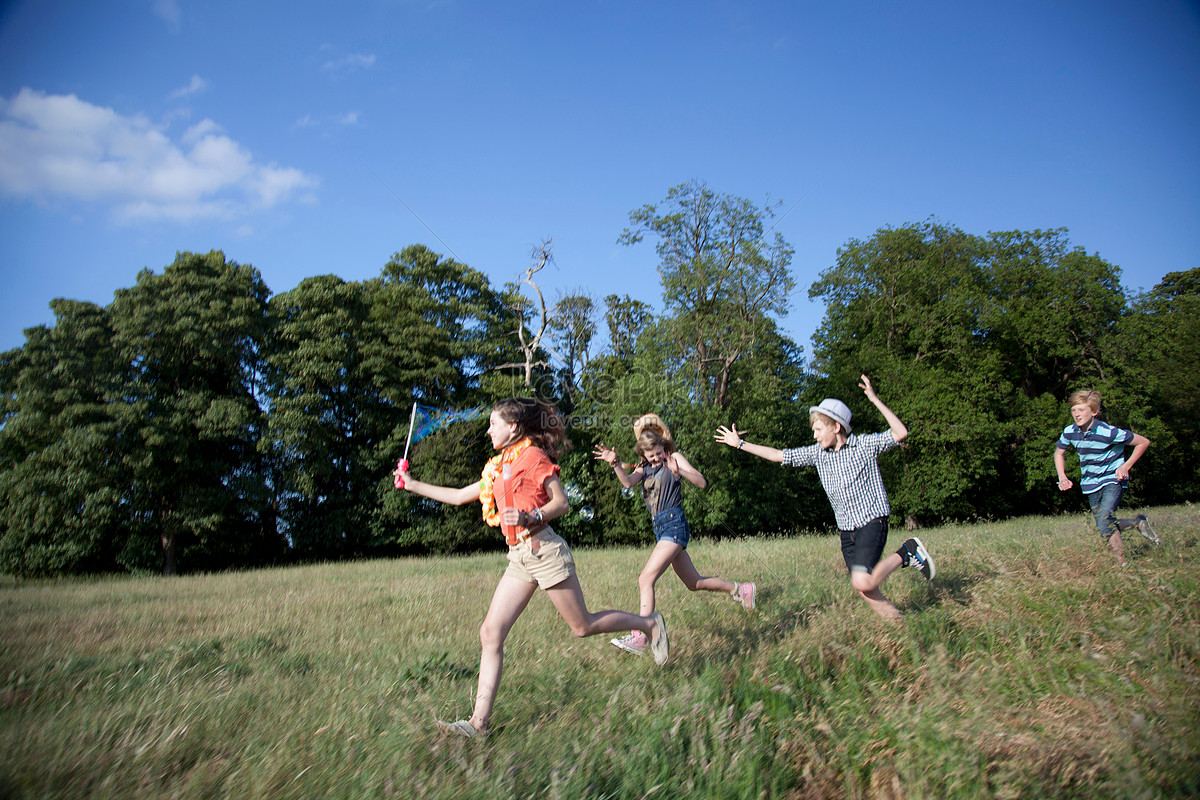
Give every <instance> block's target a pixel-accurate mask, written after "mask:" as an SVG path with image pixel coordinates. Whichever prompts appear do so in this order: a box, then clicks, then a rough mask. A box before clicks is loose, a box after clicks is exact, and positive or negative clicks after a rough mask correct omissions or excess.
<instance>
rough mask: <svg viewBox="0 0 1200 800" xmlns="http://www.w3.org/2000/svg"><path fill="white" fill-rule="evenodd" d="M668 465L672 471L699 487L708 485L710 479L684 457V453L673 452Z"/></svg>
mask: <svg viewBox="0 0 1200 800" xmlns="http://www.w3.org/2000/svg"><path fill="white" fill-rule="evenodd" d="M667 466H668V467H669V468H670V470H671V471H672V472H674V473H675V474H676V475H678V476H679V477H681V478H683V479H684V480H686V481H687V482H688V483H690V484H691V485H692V486H695V487H696V488H697V489H703V488H704V487H706V486H708V481H706V480H705V479H704V476H703V475H701V474H700V470H698V469H696V468H695V467H693V466H692V463H691V462H690V461H688V460H687V458H685V457H684V455H683V453H672V454H671V456H670V459H669V460H668V461H667Z"/></svg>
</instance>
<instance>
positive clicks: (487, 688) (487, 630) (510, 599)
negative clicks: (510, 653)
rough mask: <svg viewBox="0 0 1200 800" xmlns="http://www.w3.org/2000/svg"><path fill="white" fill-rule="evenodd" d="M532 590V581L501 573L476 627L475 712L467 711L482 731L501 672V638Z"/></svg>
mask: <svg viewBox="0 0 1200 800" xmlns="http://www.w3.org/2000/svg"><path fill="white" fill-rule="evenodd" d="M536 590H537V584H536V583H526V582H525V581H522V580H518V579H517V578H510V577H509V576H507V575H505V576H504V577H502V578H501V579H500V583H499V585H498V586H496V591H495V593H494V594H493V595H492V604H491V605H490V606H489V607H488V612H487V616H486V617H484V619H483V624H482V625H480V626H479V644H480V647H481V651H480V655H479V686H478V689H477V690H476V692H475V711H474V713H473V714H471V724H472V725H473V726H475V729H476V730H480V731H482V730H486V729H487V726H488V722H489V721H490V720H491V718H492V707H493V706H494V705H495V703H496V690H497V689H498V688H499V686H500V675H501V673H502V672H503V671H504V640H505V639H506V638H507V637H508V632H509V631H510V630H512V626H513V623H515V622H516V621H517V617H519V616H521V612H522V611H524V610H525V606H527V605H529V599H530V598H531V597H533V593H534V591H536Z"/></svg>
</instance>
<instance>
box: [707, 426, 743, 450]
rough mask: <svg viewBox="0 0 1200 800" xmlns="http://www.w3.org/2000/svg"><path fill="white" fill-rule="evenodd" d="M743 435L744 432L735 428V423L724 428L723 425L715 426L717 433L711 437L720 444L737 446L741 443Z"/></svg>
mask: <svg viewBox="0 0 1200 800" xmlns="http://www.w3.org/2000/svg"><path fill="white" fill-rule="evenodd" d="M744 437H745V433H743V432H742V431H739V430H738V429H737V425H736V424H734V425H732V426H730V427H728V428H726V427H725V426H724V425H722V426H721V427H719V428H717V433H716V435H715V436H714V437H713V438H714V439H716V440H717V441H718V442H721V443H722V444H727V445H729V446H730V447H737V446H738V445H739V444H741V443H742V439H743V438H744Z"/></svg>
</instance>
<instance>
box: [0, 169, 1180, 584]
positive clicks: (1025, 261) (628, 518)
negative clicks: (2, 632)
mask: <svg viewBox="0 0 1200 800" xmlns="http://www.w3.org/2000/svg"><path fill="white" fill-rule="evenodd" d="M777 208H778V206H770V205H763V206H758V205H756V204H754V203H752V202H750V201H748V200H746V199H744V198H739V197H734V196H731V195H726V194H720V193H718V192H715V191H713V190H711V189H709V188H708V187H707V186H706V185H704V184H703V183H699V182H692V183H688V184H681V185H680V186H676V187H673V188H671V189H670V190H669V191H668V193H667V195H666V197H665V198H664V199H663V200H662V201H660V202H659V203H657V204H648V205H645V206H643V207H641V208H639V209H635V210H634V211H632V212H630V215H629V220H630V225H629V227H628V228H627V229H626V230H624V231H623V232H622V233H621V234H620V236H619V237H618V241H619V242H620V243H622V244H625V245H628V246H641V245H642V243H643V242H645V241H646V240H647V239H649V240H651V241H652V242H653V244H654V246H655V248H656V252H657V254H658V258H659V262H660V265H659V275H660V277H661V279H662V285H663V294H662V297H661V309H662V310H661V312H658V313H656V312H654V310H653V306H652V305H651V303H650V302H648V301H647V299H645V298H635V297H631V296H629V295H624V296H617V295H610V296H608V297H605V298H603V300H602V301H597V300H596V299H595V298H593V297H591V296H590V295H588V294H586V293H584V292H582V291H581V292H576V293H571V294H568V295H564V296H562V297H559V298H558V299H557V300H555V301H553V302H550V301H547V299H546V298H545V297H544V295H543V293H542V290H541V287H540V285H539V283H538V277H537V273H538V271H539V270H540V269H541V267H543V266H545V265H546V264H547V263H549V262H550V261H551V260H552V259H553V252H552V247H551V242H550V241H549V240H547V241H545V242H542V243H541V244H540V245H539V247H538V248H536V249H535V251H534V254H533V259H532V264H531V266H530V267H529V268H528V269H527V270H525V272H524V273H523V276H522V278H521V279H519V280H515V281H512V282H510V283H506V284H505V285H503V286H494V285H492V283H491V282H490V281H489V279H488V278H487V276H486V275H485V274H483V273H482V272H480V271H478V270H476V269H473V268H471V267H469V266H467V265H465V264H462V263H459V262H457V261H455V260H454V259H448V258H445V257H444V256H443V255H441V254H438V253H435V252H433V251H432V250H430V249H429V248H427V247H425V246H424V245H420V244H414V245H411V246H409V247H406V248H405V249H403V250H402V251H400V252H398V253H396V254H395V255H394V256H393V257H392V259H391V260H390V261H388V262H387V263H386V264H385V265H384V266H383V268H382V270H381V272H380V274H379V275H378V276H377V277H375V278H373V279H370V280H365V281H345V280H342V279H341V278H338V277H337V276H334V275H321V276H316V277H312V278H308V279H305V280H304V281H302V282H301V283H300V284H299V285H298V286H297V287H296V288H295V289H293V290H291V291H288V292H284V293H282V294H272V292H271V291H270V290H269V289H268V287H267V286H266V284H265V283H264V281H263V279H262V276H261V275H260V273H259V272H258V270H256V269H255V268H253V267H251V266H249V265H243V264H238V263H237V262H234V261H230V260H228V259H227V258H226V257H225V255H224V254H223V253H221V252H217V251H214V252H210V253H207V254H198V253H179V254H178V255H177V257H176V259H175V261H174V262H173V263H171V264H170V265H168V266H167V267H165V268H164V269H163V270H162V272H161V273H155V272H153V271H150V270H143V271H142V272H141V273H139V274H138V276H137V280H136V283H135V284H134V285H133V286H132V287H129V288H126V289H121V290H119V291H117V292H116V293H115V295H114V298H113V301H112V303H110V304H109V305H107V306H100V305H97V304H94V303H86V302H79V301H74V300H67V299H62V298H59V299H55V300H53V301H52V302H51V308H52V309H53V311H54V314H55V322H54V324H53V325H50V326H44V325H43V326H37V327H34V328H30V329H28V330H26V331H25V337H26V341H25V344H24V345H23V346H21V347H19V348H15V349H13V350H9V351H7V352H5V353H3V354H0V402H2V403H3V408H2V410H0V414H2V416H0V571H3V572H5V573H8V574H12V575H17V576H48V575H61V574H81V573H91V572H107V571H134V572H142V571H145V572H163V573H165V574H175V573H177V572H195V571H204V570H219V569H230V568H243V567H252V566H260V565H265V564H280V563H290V562H297V561H318V560H339V559H350V558H362V557H380V556H399V555H422V554H430V553H448V552H468V551H474V550H479V549H487V548H498V547H499V546H500V538H499V537H498V536H496V535H495V534H494V531H491V530H490V529H487V528H486V527H485V526H483V525H482V524H481V521H480V515H479V508H478V506H468V507H463V508H456V507H448V506H443V505H440V504H431V503H428V502H426V501H422V500H421V499H420V498H416V497H414V496H412V495H409V494H407V493H405V492H399V491H396V490H395V489H394V488H393V487H392V479H391V477H390V471H391V469H392V467H393V466H394V464H395V462H396V460H397V459H398V458H399V457H400V455H401V454H402V452H403V450H404V445H405V439H406V435H407V432H408V424H409V414H410V409H411V408H412V404H413V403H414V402H417V403H420V404H422V405H427V406H433V407H436V408H444V409H454V408H467V407H472V406H478V405H487V404H490V403H491V402H493V401H494V400H496V399H499V398H502V397H506V396H510V395H513V394H536V395H538V396H541V397H545V398H548V399H551V400H553V401H555V402H556V403H557V404H558V405H559V407H560V408H561V409H562V410H563V411H564V412H565V415H566V418H567V420H568V422H569V425H570V437H571V439H572V441H573V443H574V445H575V448H574V450H573V451H572V452H570V453H568V454H567V456H566V457H565V458H564V459H563V460H562V474H563V478H564V482H565V484H566V486H567V488H568V493H569V494H570V495H571V498H572V501H573V509H572V512H571V513H570V514H569V515H568V516H567V517H565V518H563V519H562V520H559V521H557V522H556V523H555V527H556V528H557V529H559V530H560V532H562V533H563V534H564V535H565V536H566V538H567V539H568V540H570V541H572V542H575V543H577V544H582V545H609V544H623V543H635V542H644V541H648V540H649V537H650V528H649V519H648V516H647V515H646V514H645V512H644V509H643V508H642V507H641V499H640V496H636V495H631V494H630V493H629V492H622V491H621V490H620V485H619V483H618V482H617V481H615V480H614V479H613V478H612V476H611V475H610V474H609V472H608V471H607V470H605V469H603V468H602V466H603V465H597V464H596V462H594V460H593V459H592V456H591V450H592V447H593V446H594V445H595V444H596V443H597V442H600V441H603V442H605V443H607V444H609V445H611V446H614V447H616V448H617V450H618V453H619V454H620V455H621V457H622V458H623V459H624V460H626V461H630V460H632V459H633V452H632V444H633V437H632V431H631V428H630V425H631V423H632V420H633V419H635V418H636V417H637V416H639V415H641V414H643V413H645V412H649V411H655V412H657V413H659V414H660V415H661V416H662V417H663V418H664V419H666V420H667V421H668V423H669V424H670V425H671V427H672V429H673V431H674V432H675V434H676V438H677V440H678V441H679V444H680V446H681V448H682V449H683V450H684V451H685V452H687V453H688V455H689V458H690V459H691V460H692V461H693V463H695V464H697V466H698V467H699V468H700V469H701V471H702V472H704V474H705V475H706V477H708V479H709V482H710V486H709V488H708V489H707V490H706V491H704V492H699V491H693V492H689V493H686V495H685V507H686V509H687V513H688V518H689V520H690V521H691V522H692V524H693V528H694V529H695V530H696V532H697V533H699V534H701V535H709V536H717V537H722V536H742V535H759V534H777V535H794V534H798V533H803V532H808V531H822V530H827V529H829V528H831V527H832V524H833V520H832V514H831V512H830V511H829V506H828V503H827V502H825V501H824V497H823V494H822V493H821V489H820V486H819V484H818V482H817V478H816V476H815V474H813V473H812V472H811V471H805V470H788V469H784V468H781V467H779V466H778V465H774V464H768V463H766V462H763V461H761V460H759V459H748V458H743V457H741V454H739V453H737V452H734V451H731V450H730V449H729V448H725V447H722V446H719V445H717V444H716V443H715V442H714V441H713V432H714V431H715V429H716V427H717V426H718V425H719V424H728V423H730V422H736V423H737V425H738V427H739V429H741V430H745V431H747V433H748V435H749V436H751V437H752V439H753V440H754V441H756V442H762V443H767V444H771V445H774V446H781V447H787V446H797V445H801V444H807V443H809V442H810V441H811V432H810V431H809V427H808V407H809V406H810V405H815V404H816V403H817V402H819V401H820V399H821V398H823V397H839V398H842V399H843V400H845V401H846V402H847V403H848V404H849V405H850V407H851V408H852V409H853V411H854V413H855V415H856V416H855V419H854V423H855V429H856V430H858V431H870V430H876V429H882V426H883V425H884V423H883V421H882V419H878V418H874V417H873V415H874V410H873V408H872V407H871V406H870V404H868V403H866V402H865V401H863V399H862V397H861V391H860V390H859V389H857V386H856V384H857V380H858V376H859V375H860V374H862V373H866V374H868V375H870V376H871V378H872V381H873V382H874V383H875V385H876V387H877V388H878V391H879V393H880V395H881V397H884V398H886V401H887V403H888V405H889V406H890V407H891V408H892V409H893V410H894V411H896V413H897V414H898V415H899V416H900V418H901V419H902V420H904V421H905V423H906V424H908V426H909V428H910V429H911V435H910V436H909V439H908V442H907V443H906V447H904V448H903V449H902V450H901V451H900V453H899V455H898V457H896V458H890V459H887V460H885V461H884V462H881V468H882V469H883V470H884V473H885V475H884V479H885V482H886V484H887V486H888V488H889V494H890V496H891V499H892V506H893V515H894V520H893V522H894V524H898V525H907V526H910V527H919V526H922V525H928V524H935V523H941V522H946V521H955V520H972V519H981V518H1002V517H1009V516H1014V515H1022V514H1030V513H1055V512H1059V511H1064V510H1078V509H1081V508H1082V500H1081V499H1080V497H1079V495H1078V493H1077V492H1076V493H1069V494H1062V493H1060V492H1058V490H1057V487H1056V485H1055V475H1054V468H1053V464H1052V461H1051V452H1052V449H1053V447H1054V442H1055V439H1056V438H1057V435H1058V433H1059V431H1061V429H1062V427H1063V426H1064V425H1065V424H1067V423H1068V422H1069V416H1068V414H1067V410H1066V408H1065V406H1064V401H1065V398H1066V397H1067V395H1068V394H1069V393H1070V392H1071V391H1072V390H1074V389H1077V388H1081V387H1094V388H1096V389H1098V390H1099V391H1100V392H1101V393H1102V394H1103V396H1104V398H1105V402H1104V409H1103V411H1102V416H1103V417H1104V418H1106V419H1107V420H1108V421H1110V422H1112V423H1114V424H1116V425H1119V426H1121V427H1127V428H1131V429H1133V430H1136V431H1138V432H1139V433H1142V434H1143V435H1145V436H1146V437H1148V438H1149V439H1150V440H1151V442H1152V443H1153V444H1152V448H1151V450H1150V452H1149V453H1148V454H1147V457H1146V458H1144V459H1143V460H1142V461H1141V462H1140V463H1139V465H1138V468H1137V470H1136V474H1135V478H1136V480H1135V481H1134V482H1133V484H1132V486H1131V491H1130V500H1129V504H1130V505H1138V504H1158V503H1170V502H1180V501H1183V500H1190V499H1194V498H1195V497H1196V495H1197V487H1198V486H1200V480H1198V478H1200V475H1198V474H1197V470H1198V469H1200V468H1198V466H1197V465H1198V464H1200V459H1198V458H1197V456H1198V455H1200V452H1198V449H1200V431H1198V430H1197V420H1198V419H1200V413H1197V412H1200V408H1198V407H1197V406H1198V404H1200V385H1198V384H1200V269H1192V270H1190V271H1184V272H1171V273H1168V274H1167V275H1166V276H1165V277H1164V279H1163V280H1162V282H1161V283H1159V284H1158V285H1157V286H1155V287H1153V288H1152V289H1150V290H1149V291H1146V292H1136V293H1135V292H1130V291H1129V290H1127V289H1125V288H1123V287H1122V286H1121V283H1120V270H1119V269H1118V268H1117V267H1116V266H1114V265H1112V264H1110V263H1108V262H1106V261H1105V260H1103V259H1101V258H1100V257H1099V256H1098V255H1095V254H1088V253H1087V252H1086V251H1085V250H1084V249H1083V248H1082V247H1079V246H1076V245H1072V244H1071V243H1070V242H1069V239H1068V236H1067V232H1066V231H1065V230H1061V229H1059V230H1045V231H1043V230H1035V231H1009V232H993V233H988V234H987V235H985V236H980V235H974V234H970V233H966V232H964V231H961V230H959V229H957V228H955V227H954V226H952V225H948V224H944V223H941V222H938V221H934V220H930V221H926V222H923V223H914V224H905V225H902V226H899V227H894V228H893V227H885V228H882V229H880V230H878V231H876V232H875V233H874V234H873V235H872V236H871V237H870V238H868V239H866V240H857V239H854V240H851V241H849V242H847V243H846V244H845V245H844V246H843V247H841V248H840V249H839V250H838V252H837V255H836V260H835V263H834V264H833V265H832V266H830V267H828V268H827V269H825V270H824V271H822V272H821V274H820V275H819V277H818V279H817V280H816V281H815V282H814V283H813V284H812V285H811V286H810V287H809V288H808V295H809V297H810V298H811V299H816V300H821V301H823V302H824V304H825V308H826V311H825V316H824V318H823V321H822V323H821V325H820V327H819V329H818V331H817V333H816V334H815V336H814V337H813V342H812V352H811V355H810V356H809V357H808V358H807V359H806V358H805V355H804V350H803V348H802V347H801V346H800V345H799V344H798V343H796V342H793V341H791V340H790V339H789V338H788V337H787V336H786V335H784V334H783V333H782V332H781V331H780V328H779V324H778V323H779V320H780V319H781V318H782V317H783V316H785V315H786V314H787V312H788V306H789V298H790V297H791V296H792V295H793V294H794V292H795V289H796V286H795V280H794V278H793V277H792V272H791V258H792V249H791V247H790V246H789V245H788V244H787V242H785V241H784V240H783V238H782V236H780V235H779V234H778V233H777V232H773V231H772V227H771V220H772V219H773V218H774V215H775V213H776V210H777ZM601 340H603V341H604V345H603V346H602V347H597V342H599V341H601ZM875 416H877V415H875ZM485 427H486V421H484V420H480V421H478V422H461V423H458V424H455V425H451V426H448V427H447V428H446V429H445V430H442V431H439V432H437V433H435V434H434V435H432V436H429V437H428V438H425V439H423V440H422V441H420V442H419V443H418V444H417V445H415V446H414V448H413V451H412V452H411V453H410V461H411V462H412V469H413V472H414V474H416V475H419V476H420V477H421V478H422V479H424V480H431V481H434V482H436V483H441V484H448V485H467V484H469V483H471V482H472V481H474V480H477V479H478V474H479V470H480V468H481V467H482V464H483V462H484V460H485V459H486V458H487V457H488V455H489V453H488V452H487V450H488V446H487V442H486V438H485V437H484V435H483V431H484V428H485Z"/></svg>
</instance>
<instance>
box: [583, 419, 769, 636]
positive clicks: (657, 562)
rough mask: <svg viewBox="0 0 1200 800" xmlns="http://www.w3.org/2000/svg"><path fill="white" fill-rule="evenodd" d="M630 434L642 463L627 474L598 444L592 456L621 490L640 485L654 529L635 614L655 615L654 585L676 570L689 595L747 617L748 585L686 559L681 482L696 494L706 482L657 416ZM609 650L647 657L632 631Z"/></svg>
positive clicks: (641, 422) (687, 532)
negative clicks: (718, 595) (723, 602)
mask: <svg viewBox="0 0 1200 800" xmlns="http://www.w3.org/2000/svg"><path fill="white" fill-rule="evenodd" d="M633 432H634V436H635V437H636V439H637V444H635V445H634V450H635V452H637V454H638V456H640V457H641V463H639V464H638V465H637V466H636V467H635V468H634V470H633V471H632V472H626V470H625V467H624V466H623V465H622V464H621V462H620V460H619V459H618V458H617V453H616V451H615V450H613V449H612V448H611V447H608V446H606V445H605V444H604V443H603V442H601V443H600V444H598V445H596V448H595V450H594V451H593V453H592V454H593V455H594V456H595V457H596V458H597V460H600V461H607V462H608V463H609V464H610V465H611V466H612V468H613V471H614V472H615V473H616V475H617V480H619V481H620V482H621V485H622V486H624V487H626V488H631V487H634V486H637V485H638V484H639V483H640V484H641V485H642V497H643V498H644V499H645V501H646V508H647V510H649V512H650V517H651V521H652V522H653V524H654V538H655V545H654V550H652V551H651V552H650V558H649V559H648V560H647V561H646V566H644V567H642V573H641V575H639V576H638V592H639V595H640V597H641V606H640V608H639V609H638V612H639V613H640V614H642V615H646V614H651V613H653V612H654V585H655V584H656V583H657V582H658V579H659V578H660V577H662V574H663V573H664V572H666V570H667V567H671V568H672V569H674V570H675V574H676V575H678V576H679V580H681V581H683V585H684V586H686V587H687V588H688V589H689V590H690V591H693V592H695V591H700V590H704V591H707V592H724V593H726V594H728V595H730V596H731V597H732V598H733V599H734V600H735V601H736V602H738V603H740V604H741V606H742V607H743V608H745V609H746V610H747V611H748V610H750V609H752V608H754V594H755V586H754V584H753V583H737V582H735V581H728V580H725V579H724V578H719V577H708V576H704V575H701V574H700V573H699V572H698V571H697V570H696V567H695V566H694V565H693V564H692V558H691V556H689V555H688V552H687V546H688V541H689V540H690V539H691V529H690V528H689V527H688V522H687V518H686V517H684V515H683V484H682V482H681V479H682V480H686V481H687V482H688V483H690V484H692V485H693V486H695V487H696V488H698V489H703V488H704V487H705V486H707V485H708V481H706V480H705V479H704V476H703V475H701V474H700V471H699V470H697V469H696V468H695V467H693V466H692V465H691V463H690V462H689V461H688V460H687V459H686V458H685V457H684V455H683V453H681V452H679V451H678V450H677V449H676V447H675V440H674V439H673V438H672V437H671V431H670V429H669V428H668V427H667V426H666V423H664V422H663V421H662V420H661V419H659V417H658V415H657V414H646V415H644V416H642V417H640V418H638V420H637V421H636V422H634V423H633ZM612 644H614V645H615V646H617V647H619V648H621V649H622V650H625V651H628V652H630V653H634V654H637V655H640V654H642V653H644V652H646V647H647V642H646V634H644V633H642V632H641V631H637V630H635V631H631V632H630V633H628V634H626V635H625V636H622V637H620V638H617V639H613V640H612Z"/></svg>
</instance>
